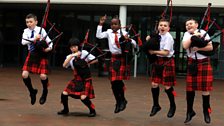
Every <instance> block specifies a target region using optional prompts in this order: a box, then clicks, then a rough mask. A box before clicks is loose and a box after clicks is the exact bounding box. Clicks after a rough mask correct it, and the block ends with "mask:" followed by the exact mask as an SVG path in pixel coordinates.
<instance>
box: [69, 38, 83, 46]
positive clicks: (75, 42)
mask: <svg viewBox="0 0 224 126" xmlns="http://www.w3.org/2000/svg"><path fill="white" fill-rule="evenodd" d="M68 46H69V47H71V46H78V47H79V46H80V41H79V39H78V38H76V37H72V38H70V39H69V43H68Z"/></svg>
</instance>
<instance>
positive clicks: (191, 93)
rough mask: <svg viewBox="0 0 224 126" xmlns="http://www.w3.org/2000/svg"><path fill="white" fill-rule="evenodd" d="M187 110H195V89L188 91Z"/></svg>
mask: <svg viewBox="0 0 224 126" xmlns="http://www.w3.org/2000/svg"><path fill="white" fill-rule="evenodd" d="M186 93H187V98H186V99H187V112H192V111H193V105H194V97H195V91H187V92H186Z"/></svg>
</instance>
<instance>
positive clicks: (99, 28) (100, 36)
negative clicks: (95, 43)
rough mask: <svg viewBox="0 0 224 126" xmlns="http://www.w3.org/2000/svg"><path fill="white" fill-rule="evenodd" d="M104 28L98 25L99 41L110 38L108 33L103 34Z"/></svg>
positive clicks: (97, 35)
mask: <svg viewBox="0 0 224 126" xmlns="http://www.w3.org/2000/svg"><path fill="white" fill-rule="evenodd" d="M102 28H103V26H100V25H98V26H97V30H96V37H97V38H98V39H103V38H108V34H107V32H102Z"/></svg>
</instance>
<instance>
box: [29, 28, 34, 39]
mask: <svg viewBox="0 0 224 126" xmlns="http://www.w3.org/2000/svg"><path fill="white" fill-rule="evenodd" d="M33 37H34V30H32V32H31V36H30V38H33Z"/></svg>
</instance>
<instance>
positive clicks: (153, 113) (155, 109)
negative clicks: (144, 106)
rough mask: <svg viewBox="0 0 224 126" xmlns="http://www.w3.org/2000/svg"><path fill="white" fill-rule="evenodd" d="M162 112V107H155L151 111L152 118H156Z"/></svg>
mask: <svg viewBox="0 0 224 126" xmlns="http://www.w3.org/2000/svg"><path fill="white" fill-rule="evenodd" d="M160 110H161V107H160V106H153V107H152V110H151V113H150V116H154V115H155V114H156V113H157V112H159V111H160Z"/></svg>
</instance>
